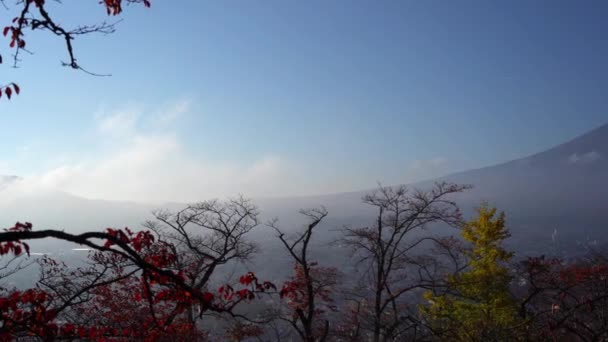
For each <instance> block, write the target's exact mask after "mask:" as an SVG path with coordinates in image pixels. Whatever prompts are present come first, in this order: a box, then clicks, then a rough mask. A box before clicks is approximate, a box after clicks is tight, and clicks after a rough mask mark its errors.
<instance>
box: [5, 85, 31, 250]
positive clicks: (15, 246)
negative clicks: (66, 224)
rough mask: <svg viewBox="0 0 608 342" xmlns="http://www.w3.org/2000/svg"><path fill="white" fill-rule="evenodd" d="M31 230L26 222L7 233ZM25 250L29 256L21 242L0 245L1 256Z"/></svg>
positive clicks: (16, 225)
mask: <svg viewBox="0 0 608 342" xmlns="http://www.w3.org/2000/svg"><path fill="white" fill-rule="evenodd" d="M0 92H1V90H0ZM30 230H32V224H31V223H29V222H26V223H21V222H17V223H15V226H13V227H11V228H8V229H5V231H7V232H19V231H30ZM23 250H25V252H26V253H27V255H30V246H29V245H28V244H27V243H25V242H21V241H19V240H14V241H7V242H5V243H0V255H5V254H9V253H12V254H14V255H15V256H19V255H21V253H22V252H23Z"/></svg>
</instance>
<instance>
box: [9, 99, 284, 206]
mask: <svg viewBox="0 0 608 342" xmlns="http://www.w3.org/2000/svg"><path fill="white" fill-rule="evenodd" d="M188 107H189V105H188V102H187V101H183V102H180V103H177V104H176V105H174V106H172V107H170V108H167V109H165V110H164V111H162V112H159V113H153V114H151V115H150V116H149V117H147V120H146V124H145V125H144V124H142V121H143V120H142V118H143V117H144V116H145V114H146V113H144V111H143V110H142V109H141V108H138V107H137V106H131V107H128V108H123V109H120V110H115V111H110V112H106V111H100V112H98V113H97V114H96V115H95V116H96V122H97V127H96V133H95V134H97V135H98V137H99V139H98V141H100V143H99V144H100V146H97V147H95V148H96V149H97V150H98V151H99V152H98V153H97V154H93V155H90V156H80V158H79V160H70V161H68V162H66V163H64V164H62V165H60V166H57V167H53V168H52V169H50V170H47V171H44V172H42V173H40V174H38V175H36V176H33V177H29V178H28V179H27V181H24V182H21V184H20V187H21V190H24V189H25V190H27V189H32V188H38V187H43V188H45V189H59V190H63V191H66V192H69V193H71V194H74V195H78V196H83V197H87V198H101V199H116V200H136V201H165V200H173V201H195V200H199V199H205V198H210V197H221V196H229V195H236V194H238V193H245V194H247V195H257V196H268V195H275V194H276V193H275V192H276V189H280V188H281V186H283V184H282V180H286V179H287V177H286V170H285V168H284V166H283V162H282V160H281V158H280V157H278V156H273V155H266V156H262V157H260V158H258V159H257V160H255V161H253V162H251V163H248V164H245V163H235V162H232V161H219V162H218V161H213V162H210V161H207V160H205V156H189V155H186V154H185V152H184V149H183V145H182V142H181V141H180V140H179V139H178V134H177V133H176V132H175V131H174V130H172V129H171V123H172V122H173V120H175V119H177V118H178V117H179V116H180V115H183V114H184V113H186V112H187V111H188ZM146 125H147V126H154V127H156V128H159V127H160V128H162V129H142V128H141V126H146ZM147 126H146V127H147ZM273 190H274V191H273Z"/></svg>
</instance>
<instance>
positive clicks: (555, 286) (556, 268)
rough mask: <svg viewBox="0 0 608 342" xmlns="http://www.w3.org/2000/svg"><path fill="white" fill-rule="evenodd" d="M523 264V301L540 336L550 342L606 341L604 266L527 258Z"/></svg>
mask: <svg viewBox="0 0 608 342" xmlns="http://www.w3.org/2000/svg"><path fill="white" fill-rule="evenodd" d="M525 264H526V272H527V278H528V279H527V282H528V287H529V292H530V295H529V297H528V299H527V300H526V302H527V303H528V310H529V311H530V312H531V315H533V316H534V317H533V321H534V323H535V324H536V325H537V328H538V329H537V330H538V331H539V332H540V333H541V334H544V335H545V336H548V337H551V338H552V339H554V340H570V339H574V340H577V339H581V340H603V339H606V338H608V322H606V320H605V319H604V317H605V312H606V311H608V263H606V262H605V261H604V260H601V259H599V260H590V261H587V262H577V263H575V264H569V265H565V264H564V263H563V262H562V261H560V260H557V259H549V260H546V259H544V258H530V259H528V260H527V262H526V263H525Z"/></svg>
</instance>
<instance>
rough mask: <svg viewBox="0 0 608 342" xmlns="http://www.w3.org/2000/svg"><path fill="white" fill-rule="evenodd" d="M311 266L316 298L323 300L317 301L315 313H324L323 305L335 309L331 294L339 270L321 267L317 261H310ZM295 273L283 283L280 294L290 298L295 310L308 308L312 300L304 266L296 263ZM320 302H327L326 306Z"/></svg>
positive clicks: (282, 296) (312, 283)
mask: <svg viewBox="0 0 608 342" xmlns="http://www.w3.org/2000/svg"><path fill="white" fill-rule="evenodd" d="M309 266H310V269H309V272H310V279H311V280H310V282H311V286H312V290H313V296H314V298H315V299H316V300H319V301H320V302H321V303H317V305H316V306H315V314H322V313H324V312H325V309H323V307H325V308H328V309H329V310H331V311H335V310H336V308H335V306H333V305H332V303H333V299H332V298H331V294H332V291H333V286H334V285H335V283H336V274H337V270H336V269H334V268H328V267H319V266H317V263H316V262H312V263H310V265H309ZM294 273H295V274H294V276H293V277H292V278H291V280H289V281H286V282H285V283H284V284H283V286H282V287H281V291H279V294H280V296H281V298H286V299H287V300H288V304H289V306H291V307H292V308H293V309H294V310H296V311H297V310H304V309H306V308H308V306H309V300H310V296H309V295H308V289H307V286H308V283H307V280H306V276H305V273H304V268H303V267H302V266H300V265H297V264H296V265H295V266H294ZM320 304H325V306H321V305H320ZM294 315H295V311H294Z"/></svg>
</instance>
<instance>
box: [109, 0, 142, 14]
mask: <svg viewBox="0 0 608 342" xmlns="http://www.w3.org/2000/svg"><path fill="white" fill-rule="evenodd" d="M131 2H134V1H131ZM141 2H143V4H144V6H146V7H150V0H143V1H141ZM100 3H103V4H104V5H105V6H106V11H107V13H108V15H118V14H120V13H121V12H122V0H103V1H100Z"/></svg>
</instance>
